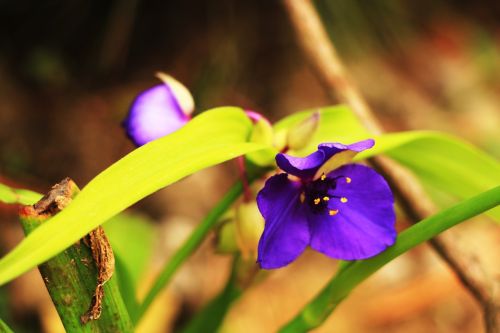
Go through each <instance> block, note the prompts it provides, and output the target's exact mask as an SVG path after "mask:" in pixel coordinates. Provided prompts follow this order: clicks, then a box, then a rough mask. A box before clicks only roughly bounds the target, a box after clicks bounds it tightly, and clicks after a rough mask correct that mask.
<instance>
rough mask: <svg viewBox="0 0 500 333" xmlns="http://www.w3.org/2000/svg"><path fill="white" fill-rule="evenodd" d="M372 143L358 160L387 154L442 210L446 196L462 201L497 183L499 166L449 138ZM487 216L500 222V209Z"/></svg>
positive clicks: (416, 136)
mask: <svg viewBox="0 0 500 333" xmlns="http://www.w3.org/2000/svg"><path fill="white" fill-rule="evenodd" d="M375 142H376V144H375V147H374V148H373V149H371V150H368V151H365V152H363V153H361V154H360V156H359V157H360V158H366V157H369V156H373V155H375V154H379V153H386V154H387V155H388V156H390V157H392V158H393V159H395V160H396V161H398V162H399V163H401V164H402V165H404V166H406V167H408V168H410V169H411V170H412V171H413V172H415V174H416V175H418V177H419V178H420V180H421V182H422V183H423V185H424V186H425V188H426V189H428V192H429V193H430V194H432V195H433V199H434V201H435V202H436V203H437V204H438V205H439V206H441V207H442V208H444V207H447V206H449V204H450V201H451V200H450V197H449V196H451V197H452V198H456V199H459V200H463V199H465V198H468V197H470V196H472V195H475V194H478V193H481V192H483V191H485V190H488V189H490V188H493V187H495V186H498V185H499V184H500V163H499V162H498V161H496V160H495V159H494V158H492V157H490V156H488V155H487V154H485V153H483V152H482V151H480V150H479V149H477V148H476V147H474V146H473V145H471V144H468V143H467V142H464V141H462V140H460V139H458V138H456V137H453V136H451V135H447V134H442V133H437V132H430V131H415V132H403V133H394V134H386V135H382V136H380V137H377V138H376V139H375ZM446 195H448V197H446ZM455 201H456V200H455ZM488 215H490V216H492V217H494V218H495V219H496V220H498V221H500V208H497V209H493V210H491V211H490V212H488Z"/></svg>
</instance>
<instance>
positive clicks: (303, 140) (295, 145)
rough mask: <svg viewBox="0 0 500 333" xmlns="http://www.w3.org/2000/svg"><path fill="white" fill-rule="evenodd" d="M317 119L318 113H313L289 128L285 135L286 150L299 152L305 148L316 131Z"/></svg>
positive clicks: (318, 117)
mask: <svg viewBox="0 0 500 333" xmlns="http://www.w3.org/2000/svg"><path fill="white" fill-rule="evenodd" d="M319 119H320V115H319V112H314V113H313V114H312V115H311V116H310V117H308V118H306V119H304V120H302V121H301V122H299V123H298V124H297V125H295V126H293V127H292V128H290V130H289V131H288V135H287V146H288V148H289V149H291V150H299V149H302V148H304V147H306V146H307V145H308V144H309V142H310V141H311V139H312V137H313V135H314V134H315V133H316V130H317V129H318V126H319Z"/></svg>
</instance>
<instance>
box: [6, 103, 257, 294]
mask: <svg viewBox="0 0 500 333" xmlns="http://www.w3.org/2000/svg"><path fill="white" fill-rule="evenodd" d="M250 129H251V123H250V120H249V119H248V118H247V116H246V115H245V113H244V112H243V111H242V110H241V109H239V108H234V107H224V108H217V109H214V110H212V111H207V112H204V113H202V114H201V115H199V116H197V117H195V118H194V119H193V120H191V121H190V122H189V123H188V124H187V125H186V126H184V127H183V128H181V129H180V130H178V131H176V132H174V133H172V134H170V135H167V136H165V137H163V138H160V139H158V140H155V141H153V142H150V143H148V144H146V145H144V146H142V147H140V148H138V149H136V150H134V151H133V152H131V153H130V154H128V155H127V156H125V157H124V158H122V159H121V160H119V161H118V162H116V163H115V164H113V165H112V166H110V167H109V168H108V169H106V170H104V171H103V172H102V173H101V174H99V175H98V176H97V177H95V178H94V179H93V180H92V181H91V182H90V183H89V184H88V185H87V186H86V187H85V188H83V190H82V191H81V193H80V194H79V195H78V197H77V198H76V199H75V200H74V201H73V202H72V203H71V204H70V205H69V206H68V207H67V208H66V209H64V211H62V212H61V213H60V214H58V215H57V216H55V217H54V218H52V219H50V220H49V221H47V222H46V223H44V224H43V225H42V226H41V227H40V228H37V229H36V230H35V231H34V232H33V233H32V234H30V235H29V236H28V237H27V238H25V239H24V240H23V241H22V242H21V243H20V244H19V245H18V246H17V247H16V248H14V249H13V250H12V251H11V252H9V253H8V254H7V255H6V256H5V257H4V258H2V260H0V285H2V284H4V283H6V282H8V281H10V280H12V279H13V278H15V277H17V276H19V275H20V274H22V273H24V272H26V271H27V270H29V269H30V268H32V267H34V266H36V265H38V264H40V263H42V262H44V261H45V260H47V259H49V258H51V257H52V256H54V255H56V254H57V253H59V252H61V251H62V250H64V249H65V248H67V247H68V246H70V245H71V244H73V243H74V242H76V241H77V240H78V239H80V238H81V237H82V236H83V235H85V234H87V233H88V232H89V231H90V230H92V229H94V228H96V227H97V226H98V225H100V224H102V223H103V222H104V221H106V220H108V219H109V218H111V217H113V216H114V215H116V214H117V213H119V212H121V211H122V210H124V209H125V208H127V207H129V206H130V205H132V204H134V203H135V202H137V201H139V200H140V199H142V198H144V197H145V196H147V195H149V194H151V193H153V192H155V191H157V190H159V189H161V188H162V187H165V186H167V185H169V184H172V183H174V182H176V181H178V180H180V179H182V178H184V177H186V176H188V175H190V174H192V173H194V172H196V171H199V170H201V169H203V168H206V167H209V166H212V165H215V164H218V163H221V162H224V161H226V160H229V159H231V158H234V157H236V156H239V155H242V154H246V153H248V152H251V151H255V150H258V149H260V148H262V146H261V145H258V144H253V143H248V142H246V140H247V137H248V136H249V134H250Z"/></svg>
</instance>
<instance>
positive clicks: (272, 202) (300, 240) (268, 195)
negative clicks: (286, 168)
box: [257, 173, 310, 269]
mask: <svg viewBox="0 0 500 333" xmlns="http://www.w3.org/2000/svg"><path fill="white" fill-rule="evenodd" d="M300 191H301V189H300V183H298V182H293V181H291V180H289V179H288V176H287V174H284V173H282V174H279V175H276V176H273V177H271V178H269V179H268V180H267V181H266V184H265V186H264V188H263V189H262V190H261V191H260V192H259V194H258V196H257V204H258V206H259V210H260V212H261V214H262V216H263V217H264V220H265V221H266V224H265V227H264V232H263V234H262V236H261V238H260V241H259V248H258V252H259V253H258V259H257V262H258V263H259V265H260V267H261V268H264V269H272V268H278V267H282V266H286V265H288V264H289V263H291V262H292V261H294V260H295V259H296V258H297V257H298V256H299V255H300V254H301V253H302V252H303V251H304V249H305V248H306V247H307V245H308V244H309V238H310V233H309V225H308V222H307V218H306V213H305V212H306V211H305V209H304V208H305V206H303V204H302V203H301V202H300V193H301V192H300Z"/></svg>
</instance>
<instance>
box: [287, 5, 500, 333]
mask: <svg viewBox="0 0 500 333" xmlns="http://www.w3.org/2000/svg"><path fill="white" fill-rule="evenodd" d="M284 5H285V8H286V11H287V13H288V16H289V18H290V21H291V23H292V25H293V27H294V29H295V30H296V34H297V38H298V42H299V44H300V47H301V48H302V50H303V52H304V54H305V56H306V58H307V60H308V62H309V64H310V65H311V67H312V69H313V71H314V72H315V73H316V75H317V77H318V78H319V79H320V81H321V82H322V84H323V86H324V87H325V89H326V90H327V92H328V94H329V95H330V97H332V98H333V99H336V100H340V101H341V102H343V103H346V104H347V105H349V106H350V107H351V109H352V110H353V112H354V113H355V114H356V115H357V116H358V118H359V119H360V121H361V122H362V123H363V124H364V125H365V127H366V128H367V129H368V130H370V131H371V132H372V133H374V134H380V133H382V132H383V130H382V127H381V126H380V124H379V122H378V121H377V119H376V118H375V117H374V115H373V112H372V111H371V110H370V107H369V106H368V104H367V103H366V101H365V100H364V98H363V96H362V95H361V93H360V92H359V90H358V89H357V88H356V87H355V85H354V84H352V82H351V81H350V79H349V77H348V75H347V73H346V70H345V67H344V65H343V64H342V61H341V59H340V58H339V56H338V55H337V52H336V50H335V47H334V45H333V44H332V43H331V41H330V39H329V38H328V36H327V34H326V31H325V29H324V27H323V25H322V23H321V20H320V18H319V17H318V14H317V12H316V10H315V9H314V7H313V4H312V3H311V1H310V0H284ZM370 162H371V163H372V165H373V166H374V167H375V168H377V169H378V170H379V171H380V172H381V173H382V174H383V175H384V177H385V178H386V179H387V180H388V182H389V183H390V184H391V187H392V188H393V189H394V191H395V192H396V195H397V196H398V198H399V200H400V202H401V204H402V206H403V208H404V210H405V212H406V214H407V215H408V217H409V218H410V219H411V220H412V222H413V223H416V222H418V221H420V220H422V219H424V218H425V217H427V216H429V215H431V214H432V213H433V212H435V211H436V210H437V209H436V207H435V205H434V204H433V203H432V201H431V200H430V199H429V198H428V196H427V195H426V194H425V193H424V190H423V189H422V187H421V185H420V183H419V182H418V180H417V179H416V178H415V176H414V175H413V174H412V173H411V172H409V171H408V170H407V169H405V168H403V167H402V166H400V165H399V164H397V163H396V162H394V161H393V160H390V159H388V158H387V157H383V156H378V157H374V158H372V159H371V160H370ZM430 243H431V246H432V247H433V248H434V250H435V251H436V252H437V253H438V254H439V255H440V256H441V258H442V259H443V260H444V261H445V262H446V263H447V264H448V266H449V267H450V268H451V269H452V270H453V271H454V272H455V274H456V275H457V276H458V278H459V279H460V281H461V282H462V284H463V285H464V286H465V287H466V288H467V289H468V290H469V292H470V293H471V294H472V296H474V298H475V299H476V300H477V301H478V303H479V304H480V305H481V307H482V310H483V314H484V320H485V328H486V332H488V333H498V332H499V331H500V328H499V325H498V322H499V318H498V317H499V307H498V304H496V303H495V300H494V298H493V296H492V286H491V283H490V282H489V281H488V280H487V279H485V277H484V276H483V275H482V274H478V273H477V272H476V273H475V272H474V270H472V269H471V267H473V266H474V264H475V262H474V261H473V260H471V258H470V256H467V255H464V254H463V253H461V251H459V249H457V246H456V245H455V244H454V242H453V236H452V235H451V234H449V233H448V234H446V235H440V236H439V237H436V238H434V239H433V240H431V241H430Z"/></svg>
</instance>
